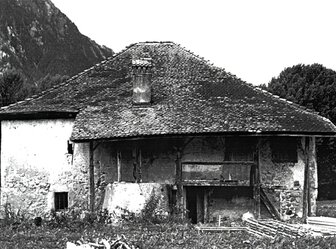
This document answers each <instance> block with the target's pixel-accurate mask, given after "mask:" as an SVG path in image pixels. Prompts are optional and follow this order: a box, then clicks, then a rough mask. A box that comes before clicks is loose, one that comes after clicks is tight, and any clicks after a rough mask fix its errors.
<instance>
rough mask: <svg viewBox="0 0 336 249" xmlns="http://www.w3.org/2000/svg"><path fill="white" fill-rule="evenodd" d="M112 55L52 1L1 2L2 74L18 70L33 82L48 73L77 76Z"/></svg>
mask: <svg viewBox="0 0 336 249" xmlns="http://www.w3.org/2000/svg"><path fill="white" fill-rule="evenodd" d="M112 54H113V51H112V50H111V49H109V48H107V47H104V46H100V45H98V44H97V43H95V42H94V41H92V40H91V39H89V38H88V37H86V36H84V35H82V34H81V33H80V32H79V31H78V29H77V27H76V25H75V24H74V23H72V22H71V21H70V20H69V19H68V18H67V17H66V16H65V15H64V14H63V13H62V12H61V11H60V10H58V9H57V8H56V7H55V6H54V4H53V3H52V2H51V1H50V0H29V1H27V0H0V71H3V70H4V69H6V68H9V67H15V68H16V69H18V70H20V71H21V72H22V73H23V74H24V75H25V76H26V78H27V80H28V81H29V82H32V81H35V80H38V79H40V78H41V77H44V76H45V75H47V74H49V75H55V74H60V75H69V76H71V75H74V74H76V73H78V72H80V71H82V70H84V69H86V68H88V67H90V66H92V65H93V64H95V63H97V62H99V61H101V60H103V59H104V58H106V57H109V56H111V55H112Z"/></svg>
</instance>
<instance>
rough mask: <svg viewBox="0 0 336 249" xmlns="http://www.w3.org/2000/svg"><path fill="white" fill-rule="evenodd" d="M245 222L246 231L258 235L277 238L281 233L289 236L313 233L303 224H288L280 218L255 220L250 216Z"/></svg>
mask: <svg viewBox="0 0 336 249" xmlns="http://www.w3.org/2000/svg"><path fill="white" fill-rule="evenodd" d="M245 222H246V223H245V224H246V231H247V232H249V233H252V234H254V235H256V236H258V237H268V238H275V237H276V236H278V235H281V236H284V237H289V238H299V237H304V236H307V235H309V234H311V232H310V230H309V229H305V228H304V227H302V226H297V225H293V224H288V223H285V222H281V221H278V220H271V219H265V220H262V219H260V220H255V219H253V218H248V219H246V220H245ZM311 235H312V234H311Z"/></svg>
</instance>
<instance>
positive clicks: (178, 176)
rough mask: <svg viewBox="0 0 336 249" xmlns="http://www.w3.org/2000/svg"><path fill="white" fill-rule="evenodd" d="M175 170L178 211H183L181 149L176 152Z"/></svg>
mask: <svg viewBox="0 0 336 249" xmlns="http://www.w3.org/2000/svg"><path fill="white" fill-rule="evenodd" d="M175 169H176V178H175V182H176V187H177V191H176V195H177V198H176V199H177V206H178V209H182V207H183V186H182V162H181V150H180V149H179V148H178V149H177V151H176V161H175ZM181 211H182V210H181Z"/></svg>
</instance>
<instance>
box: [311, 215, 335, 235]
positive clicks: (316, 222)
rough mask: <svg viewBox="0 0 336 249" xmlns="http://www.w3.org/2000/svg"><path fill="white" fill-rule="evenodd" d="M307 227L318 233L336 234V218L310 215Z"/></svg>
mask: <svg viewBox="0 0 336 249" xmlns="http://www.w3.org/2000/svg"><path fill="white" fill-rule="evenodd" d="M305 227H306V228H307V229H310V230H313V231H314V232H315V234H316V235H320V236H335V235H336V218H331V217H323V216H319V217H308V218H307V225H305Z"/></svg>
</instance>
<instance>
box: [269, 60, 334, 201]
mask: <svg viewBox="0 0 336 249" xmlns="http://www.w3.org/2000/svg"><path fill="white" fill-rule="evenodd" d="M262 87H263V88H265V86H262ZM267 90H268V91H270V92H272V93H274V94H276V95H279V96H280V97H283V98H286V99H288V100H291V101H293V102H295V103H298V104H300V105H302V106H306V107H308V108H310V109H313V110H315V111H317V112H319V113H320V114H321V115H322V116H325V117H327V118H329V119H330V120H331V121H332V122H333V123H334V124H336V72H335V71H333V70H331V69H327V68H325V67H324V66H322V65H320V64H312V65H303V64H299V65H295V66H292V67H288V68H285V69H284V70H283V71H282V72H281V73H280V75H279V76H278V77H276V78H272V80H271V81H270V82H269V84H268V87H267ZM317 161H318V165H319V167H318V177H319V179H318V181H319V198H320V199H323V198H327V199H336V167H335V166H336V139H334V138H330V139H326V138H325V139H318V140H317Z"/></svg>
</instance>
